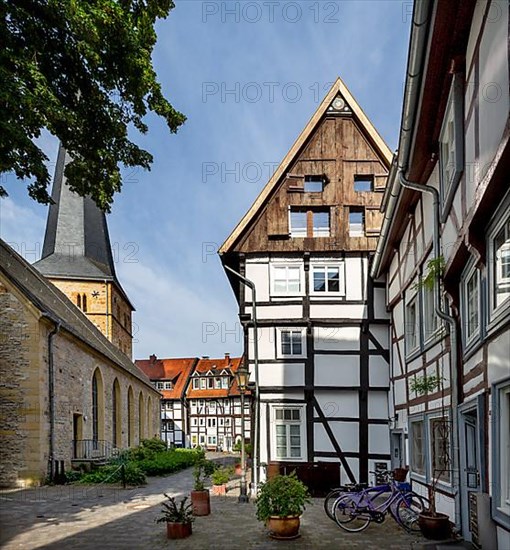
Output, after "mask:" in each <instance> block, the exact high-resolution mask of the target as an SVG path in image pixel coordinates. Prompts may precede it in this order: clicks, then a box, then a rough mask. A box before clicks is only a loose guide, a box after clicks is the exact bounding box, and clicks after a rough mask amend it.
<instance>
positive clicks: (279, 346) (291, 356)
mask: <svg viewBox="0 0 510 550" xmlns="http://www.w3.org/2000/svg"><path fill="white" fill-rule="evenodd" d="M288 331H290V332H299V333H300V335H301V353H290V354H286V353H283V349H282V332H288ZM291 347H292V345H291ZM306 356H307V353H306V328H305V327H276V357H277V359H302V358H305V357H306Z"/></svg>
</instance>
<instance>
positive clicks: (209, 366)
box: [186, 356, 249, 399]
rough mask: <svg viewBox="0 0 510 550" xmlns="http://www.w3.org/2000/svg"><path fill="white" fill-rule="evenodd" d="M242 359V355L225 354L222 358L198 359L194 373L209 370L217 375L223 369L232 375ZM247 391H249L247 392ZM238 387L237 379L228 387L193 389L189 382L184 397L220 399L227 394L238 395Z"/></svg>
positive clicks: (204, 372)
mask: <svg viewBox="0 0 510 550" xmlns="http://www.w3.org/2000/svg"><path fill="white" fill-rule="evenodd" d="M242 361H243V358H242V357H229V356H225V357H223V358H222V359H200V360H199V362H198V363H197V365H196V367H195V369H194V373H197V374H207V373H208V372H209V371H212V372H213V373H214V376H219V375H220V373H221V371H222V370H223V369H225V370H227V371H230V372H229V374H230V373H231V374H232V375H235V373H236V372H237V370H238V369H239V367H240V366H241V364H242ZM248 393H249V392H248ZM238 395H240V394H239V388H238V386H237V380H236V379H235V377H234V380H233V382H232V384H231V385H230V387H229V388H228V389H203V390H200V389H193V386H192V384H191V382H190V384H189V386H188V390H187V392H186V397H187V398H188V399H214V398H217V399H220V398H223V397H229V396H238Z"/></svg>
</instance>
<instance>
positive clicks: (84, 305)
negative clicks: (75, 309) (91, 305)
mask: <svg viewBox="0 0 510 550" xmlns="http://www.w3.org/2000/svg"><path fill="white" fill-rule="evenodd" d="M81 308H82V310H83V311H84V312H85V313H86V312H87V295H86V294H83V295H82V297H81Z"/></svg>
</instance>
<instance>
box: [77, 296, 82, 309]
mask: <svg viewBox="0 0 510 550" xmlns="http://www.w3.org/2000/svg"><path fill="white" fill-rule="evenodd" d="M76 305H77V306H78V307H79V308H80V309H81V294H78V295H77V296H76Z"/></svg>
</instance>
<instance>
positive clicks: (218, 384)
mask: <svg viewBox="0 0 510 550" xmlns="http://www.w3.org/2000/svg"><path fill="white" fill-rule="evenodd" d="M214 387H215V389H218V388H221V378H215V379H214Z"/></svg>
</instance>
